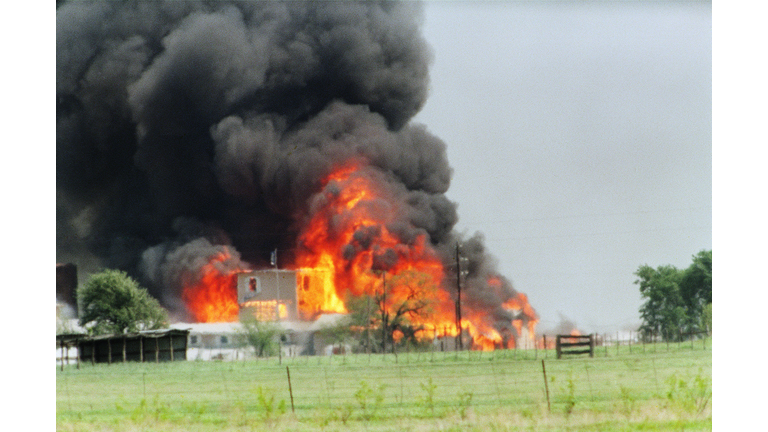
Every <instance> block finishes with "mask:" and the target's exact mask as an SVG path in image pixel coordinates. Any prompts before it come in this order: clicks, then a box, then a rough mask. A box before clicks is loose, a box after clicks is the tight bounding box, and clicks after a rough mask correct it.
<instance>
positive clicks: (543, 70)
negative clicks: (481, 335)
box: [414, 2, 712, 332]
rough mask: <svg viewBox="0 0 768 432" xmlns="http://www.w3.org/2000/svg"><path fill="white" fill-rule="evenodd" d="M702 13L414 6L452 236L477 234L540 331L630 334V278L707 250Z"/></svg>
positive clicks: (706, 44) (539, 5)
mask: <svg viewBox="0 0 768 432" xmlns="http://www.w3.org/2000/svg"><path fill="white" fill-rule="evenodd" d="M711 28H712V14H711V4H710V3H708V2H701V3H699V2H680V3H672V4H668V3H666V2H613V3H602V2H587V3H581V2H573V3H565V2H492V3H485V2H428V3H427V4H426V19H425V23H424V33H425V36H426V38H427V40H428V41H429V43H430V44H431V45H432V47H433V49H434V56H435V59H434V64H433V65H432V68H431V89H430V96H429V98H428V100H427V104H426V106H425V107H424V109H423V110H422V111H421V112H420V113H419V114H418V116H417V117H416V118H415V119H414V121H416V122H421V123H424V124H426V125H427V127H428V129H429V130H430V131H431V132H432V133H434V134H436V135H437V136H439V137H441V138H442V139H443V140H444V141H445V142H446V143H447V145H448V157H449V160H450V162H451V165H452V167H453V170H454V175H453V180H452V183H451V187H450V190H449V191H448V194H447V195H448V197H449V198H450V199H452V200H453V201H455V202H457V203H458V204H459V209H458V212H459V217H460V221H459V224H458V225H457V228H458V229H459V230H460V231H466V232H467V233H468V234H472V233H474V232H475V231H480V232H482V233H483V234H484V235H485V239H486V245H487V247H488V249H489V251H490V252H491V253H492V254H493V255H495V256H496V257H497V258H498V260H499V269H500V270H501V272H502V274H504V275H505V276H507V277H508V278H510V279H511V280H512V282H513V284H514V286H515V287H516V288H517V289H518V290H519V291H522V292H525V293H527V294H528V296H529V300H530V302H531V304H532V305H533V307H534V308H535V309H536V310H537V312H538V313H539V315H540V317H541V322H540V324H539V327H538V330H539V331H546V330H547V329H548V328H553V327H555V326H556V325H557V324H558V323H560V322H561V321H562V320H570V321H572V322H574V323H575V324H576V325H577V326H578V328H579V329H580V330H582V331H585V332H604V331H605V332H610V331H616V330H619V329H622V328H624V327H625V326H629V325H636V324H638V323H639V322H640V319H639V313H638V309H639V307H640V305H641V303H642V301H641V298H640V295H639V291H638V287H637V285H635V284H634V283H633V282H634V280H635V276H634V275H633V273H634V271H635V270H637V268H638V267H639V266H640V265H643V264H648V265H650V266H653V267H656V266H659V265H664V264H672V265H675V266H677V267H679V268H684V267H687V266H688V265H689V264H690V262H691V257H692V255H694V254H696V253H697V252H699V251H700V250H703V249H712V133H711V130H712V114H711V113H712V91H711V89H712V86H711V82H712V45H711V36H712V31H711Z"/></svg>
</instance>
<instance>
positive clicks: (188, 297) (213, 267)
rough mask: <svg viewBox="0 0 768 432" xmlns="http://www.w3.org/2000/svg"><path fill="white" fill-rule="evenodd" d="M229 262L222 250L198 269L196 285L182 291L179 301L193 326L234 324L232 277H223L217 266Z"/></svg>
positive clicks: (235, 312)
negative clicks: (191, 317)
mask: <svg viewBox="0 0 768 432" xmlns="http://www.w3.org/2000/svg"><path fill="white" fill-rule="evenodd" d="M230 258H231V255H229V252H228V251H227V250H226V248H225V249H224V251H223V252H220V253H218V254H216V255H214V256H213V257H211V259H210V261H209V262H208V263H207V264H205V265H204V266H203V267H202V269H201V270H200V273H199V275H198V276H199V279H198V281H197V282H196V283H194V284H190V285H187V286H184V287H183V289H182V293H181V298H182V300H184V302H185V303H186V305H187V308H188V309H189V311H190V312H191V313H192V315H193V316H194V318H195V320H197V322H234V321H237V318H238V314H239V311H240V308H239V306H238V304H237V288H236V285H235V284H236V283H237V282H236V279H235V278H236V274H235V273H224V272H223V271H222V270H220V269H219V266H218V264H220V263H223V262H225V261H227V260H229V259H230Z"/></svg>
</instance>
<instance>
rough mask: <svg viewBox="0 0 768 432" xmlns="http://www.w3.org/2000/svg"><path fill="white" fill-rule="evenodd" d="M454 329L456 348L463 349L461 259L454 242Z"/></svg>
mask: <svg viewBox="0 0 768 432" xmlns="http://www.w3.org/2000/svg"><path fill="white" fill-rule="evenodd" d="M456 328H457V329H458V332H459V333H458V345H457V346H458V347H459V350H462V349H463V348H464V346H463V345H464V343H463V341H462V340H461V339H462V338H461V259H460V257H459V243H458V242H456Z"/></svg>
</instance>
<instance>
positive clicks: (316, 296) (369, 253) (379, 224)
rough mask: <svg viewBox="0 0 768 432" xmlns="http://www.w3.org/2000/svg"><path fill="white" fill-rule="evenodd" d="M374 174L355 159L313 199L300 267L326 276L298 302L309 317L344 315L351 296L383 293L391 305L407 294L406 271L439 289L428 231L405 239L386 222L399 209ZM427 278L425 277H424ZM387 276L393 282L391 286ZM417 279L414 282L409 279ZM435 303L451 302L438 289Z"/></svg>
mask: <svg viewBox="0 0 768 432" xmlns="http://www.w3.org/2000/svg"><path fill="white" fill-rule="evenodd" d="M372 176H374V174H373V173H372V172H370V171H367V170H365V168H364V166H363V165H362V163H361V162H358V161H353V162H351V163H349V164H347V165H344V166H342V167H340V168H339V169H337V170H336V171H334V172H333V173H331V174H330V175H329V176H328V177H327V178H326V179H325V180H324V182H323V188H322V192H321V193H320V194H318V195H317V196H316V199H315V201H313V211H314V212H313V214H312V216H311V218H310V219H309V220H308V222H307V223H306V224H305V225H304V229H303V231H302V232H301V234H300V236H299V245H300V246H301V248H300V251H299V253H298V254H297V257H296V262H295V266H296V267H297V268H298V269H312V273H313V274H318V275H322V276H320V278H321V279H322V280H321V281H319V282H320V283H317V281H316V282H315V283H314V284H313V286H317V287H320V288H319V289H317V290H316V291H315V292H307V293H306V294H305V295H303V296H302V299H301V301H300V309H301V313H302V315H303V316H305V317H312V316H317V315H318V314H320V313H345V312H347V310H346V307H345V305H344V301H343V300H342V299H344V298H345V297H346V296H347V295H353V296H360V295H371V296H373V295H377V294H378V295H382V296H383V297H384V298H385V299H386V300H385V302H386V303H387V305H394V304H396V303H397V302H398V301H402V300H403V298H404V297H407V295H408V293H407V292H406V291H408V289H407V288H408V283H407V282H406V283H403V281H402V279H405V278H407V277H408V276H406V275H407V274H410V275H419V276H412V278H414V277H415V278H420V280H419V283H421V284H423V285H427V286H431V287H439V286H440V284H441V283H442V278H443V274H444V269H443V266H442V264H441V262H440V260H439V258H438V256H437V254H436V253H435V252H434V251H433V250H432V249H431V247H430V246H429V245H428V244H427V241H426V235H425V234H421V235H418V236H417V237H416V238H415V239H411V240H410V241H403V240H402V239H400V238H399V237H398V236H397V235H396V234H395V233H393V232H391V231H390V229H389V228H388V226H390V225H391V224H392V223H393V222H395V221H396V220H397V218H398V216H399V212H400V211H401V209H400V208H399V206H398V205H397V200H396V199H395V198H394V197H393V196H392V195H391V193H389V192H388V191H387V190H385V189H384V188H383V187H381V185H380V183H378V182H377V181H376V179H375V178H374V177H372ZM421 279H423V280H421ZM388 280H389V284H388ZM411 282H413V281H411ZM431 294H433V295H434V297H435V298H434V299H433V300H434V301H435V302H438V303H440V302H445V303H446V304H450V299H449V298H448V296H447V294H445V293H442V294H440V293H438V292H437V290H434V292H432V293H431Z"/></svg>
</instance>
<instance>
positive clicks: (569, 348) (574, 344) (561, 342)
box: [556, 334, 595, 358]
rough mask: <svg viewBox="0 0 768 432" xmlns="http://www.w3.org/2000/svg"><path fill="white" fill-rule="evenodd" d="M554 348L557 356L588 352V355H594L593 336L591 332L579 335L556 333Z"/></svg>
mask: <svg viewBox="0 0 768 432" xmlns="http://www.w3.org/2000/svg"><path fill="white" fill-rule="evenodd" d="M584 347H586V348H584ZM556 348H557V358H560V357H562V356H563V354H589V356H590V357H594V356H595V338H594V335H591V334H589V335H579V336H573V335H557V341H556ZM574 348H575V349H574Z"/></svg>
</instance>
